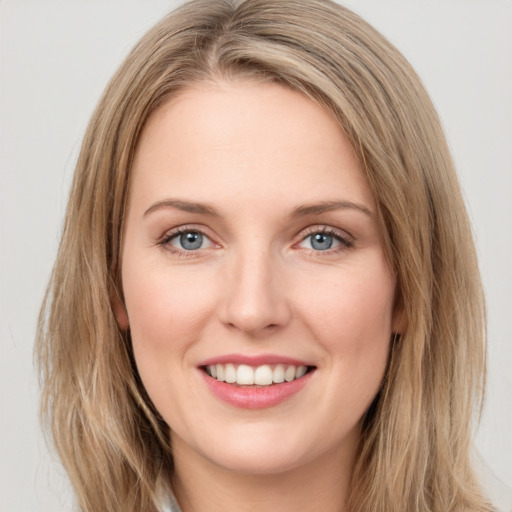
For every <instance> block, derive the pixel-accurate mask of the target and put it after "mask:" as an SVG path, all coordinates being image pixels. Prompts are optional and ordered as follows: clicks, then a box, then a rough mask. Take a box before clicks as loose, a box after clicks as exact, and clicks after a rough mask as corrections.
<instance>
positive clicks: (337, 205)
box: [144, 199, 373, 217]
mask: <svg viewBox="0 0 512 512" xmlns="http://www.w3.org/2000/svg"><path fill="white" fill-rule="evenodd" d="M162 208H175V209H177V210H181V211H184V212H188V213H197V214H200V215H210V216H211V217H220V214H219V212H218V211H217V210H216V209H215V208H214V207H213V206H211V205H209V204H207V203H197V202H192V201H183V200H180V199H163V200H162V201H157V202H156V203H153V204H152V205H151V206H150V207H149V208H148V209H147V210H146V211H145V212H144V217H146V216H147V215H149V214H150V213H152V212H154V211H157V210H161V209H162ZM345 209H352V210H357V211H360V212H362V213H364V214H366V215H369V216H370V217H373V213H372V211H371V210H370V209H368V208H367V207H366V206H365V205H363V204H360V203H354V202H352V201H322V202H320V203H313V204H304V205H300V206H298V207H297V208H295V209H294V210H293V211H292V214H291V217H306V216H308V215H319V214H321V213H325V212H330V211H333V210H345Z"/></svg>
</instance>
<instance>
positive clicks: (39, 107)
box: [0, 0, 512, 512]
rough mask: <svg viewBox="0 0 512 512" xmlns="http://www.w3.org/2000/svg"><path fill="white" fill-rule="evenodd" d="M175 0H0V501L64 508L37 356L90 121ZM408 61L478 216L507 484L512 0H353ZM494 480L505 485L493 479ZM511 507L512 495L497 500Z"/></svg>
mask: <svg viewBox="0 0 512 512" xmlns="http://www.w3.org/2000/svg"><path fill="white" fill-rule="evenodd" d="M178 3H179V2H177V1H171V0H167V1H163V0H138V1H134V0H131V1H130V0H74V1H70V0H60V1H57V0H54V1H50V0H3V1H1V2H0V37H1V39H0V73H1V75H0V87H1V92H0V116H1V117H0V120H1V125H0V126H1V128H0V129H1V133H0V135H1V139H0V140H1V147H0V165H1V181H0V187H1V196H0V200H1V210H0V220H1V238H0V241H1V242H0V243H1V274H0V278H1V281H0V288H1V347H0V512H29V511H30V512H31V511H41V512H63V511H68V510H70V509H71V503H72V493H71V491H70V489H69V484H68V482H67V480H66V477H65V475H64V472H63V470H62V469H61V467H60V465H59V463H58V460H57V457H56V456H55V454H54V453H53V452H52V451H51V450H48V449H47V447H46V445H45V442H44V439H43V437H42V434H41V429H40V426H39V423H38V418H37V409H38V384H37V378H36V376H35V372H34V369H33V363H32V349H33V338H34V331H35V325H36V318H37V313H38V309H39V305H40V302H41V299H42V296H43V290H44V287H45V284H46V282H47V279H48V276H49V273H50V269H51V265H52V261H53V259H54V257H55V253H56V249H57V245H58V239H59V232H60V228H61V223H62V218H63V213H64V209H65V204H66V197H67V192H68V187H69V184H70V180H71V176H72V173H73V168H74V164H75V161H76V158H77V152H78V150H79V146H80V142H81V138H82V135H83V133H84V130H85V127H86V123H87V121H88V118H89V116H90V114H91V112H92V109H93V107H94V106H95V104H96V102H97V100H98V98H99V95H100V93H101V91H102V89H103V87H104V86H105V84H106V82H107V80H108V79H109V77H110V76H111V75H112V73H113V72H114V70H115V69H116V68H117V66H118V65H119V63H120V62H121V59H122V58H123V57H124V56H125V55H126V53H127V52H128V51H129V49H130V48H131V47H132V45H133V44H134V43H135V42H136V41H137V40H138V39H139V38H140V37H141V36H142V34H143V33H144V32H145V31H146V30H147V29H149V28H150V27H151V25H152V24H153V23H154V22H156V21H157V20H158V19H159V18H160V17H161V16H162V15H164V14H165V13H166V12H168V11H169V10H170V9H172V8H173V7H174V6H175V5H177V4H178ZM344 3H345V5H347V6H349V7H351V8H353V9H354V10H355V11H356V12H359V13H360V14H362V15H363V17H365V18H366V19H367V20H368V21H370V22H371V23H372V24H373V25H374V26H376V27H377V28H378V29H379V30H381V31H382V32H383V33H384V34H385V35H386V36H387V37H388V38H389V39H390V40H391V41H392V42H393V43H394V44H395V45H396V46H397V47H398V48H399V49H400V50H401V51H402V52H403V53H404V54H405V56H406V57H407V58H408V59H409V60H410V61H411V62H412V64H413V66H414V67H415V68H416V70H417V71H418V72H419V74H420V76H421V77H422V79H423V80H424V82H425V84H426V86H427V89H428V90H429V92H430V93H431V96H432V98H433V100H434V103H435V104H436V106H437V108H438V110H439V112H440V115H441V118H442V121H443V124H444V127H445V130H446V133H447V137H448V140H449V143H450V146H451V148H452V151H453V155H454V158H455V161H456V164H457V166H458V170H459V174H460V179H461V183H462V186H463V188H464V193H465V197H466V198H467V203H468V207H469V211H470V215H471V218H472V220H473V224H474V229H475V236H476V242H477V245H478V252H479V255H480V261H481V269H482V273H483V278H484V282H485V289H486V294H487V299H488V311H489V375H488V392H487V398H486V404H485V410H484V414H483V418H482V422H481V427H480V429H479V431H478V434H477V438H476V440H477V446H478V450H479V452H480V454H481V456H482V459H483V460H484V461H485V466H484V465H483V464H482V467H486V468H487V469H486V473H487V474H488V475H494V478H493V479H492V480H493V484H492V488H493V492H494V493H496V494H497V495H498V496H501V498H502V500H506V499H507V498H506V496H505V493H506V491H505V486H508V487H512V464H511V463H510V459H511V458H512V398H511V397H512V200H511V198H512V172H511V171H512V149H511V148H512V2H511V1H510V0H424V1H420V0H414V1H413V0H351V1H347V2H344ZM500 482H501V483H500ZM502 484H503V485H502ZM502 508H503V510H512V503H511V502H510V501H509V503H508V504H505V503H503V504H502Z"/></svg>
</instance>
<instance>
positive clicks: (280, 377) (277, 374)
mask: <svg viewBox="0 0 512 512" xmlns="http://www.w3.org/2000/svg"><path fill="white" fill-rule="evenodd" d="M272 380H273V381H274V382H275V383H276V384H281V382H284V366H283V365H282V364H278V365H276V367H275V368H274V372H273V375H272Z"/></svg>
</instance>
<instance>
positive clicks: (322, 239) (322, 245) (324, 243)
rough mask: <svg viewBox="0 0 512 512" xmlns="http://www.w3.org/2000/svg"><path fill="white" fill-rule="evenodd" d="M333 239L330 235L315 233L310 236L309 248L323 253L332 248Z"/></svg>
mask: <svg viewBox="0 0 512 512" xmlns="http://www.w3.org/2000/svg"><path fill="white" fill-rule="evenodd" d="M332 243H333V238H332V236H330V235H325V234H323V233H316V234H314V235H312V236H311V247H312V248H313V249H315V250H317V251H325V250H326V249H330V248H331V247H332Z"/></svg>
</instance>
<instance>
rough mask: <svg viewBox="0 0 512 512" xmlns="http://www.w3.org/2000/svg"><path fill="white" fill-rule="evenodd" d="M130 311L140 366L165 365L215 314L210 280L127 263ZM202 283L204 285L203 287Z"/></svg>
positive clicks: (192, 340)
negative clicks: (209, 284) (133, 267)
mask: <svg viewBox="0 0 512 512" xmlns="http://www.w3.org/2000/svg"><path fill="white" fill-rule="evenodd" d="M123 273H124V275H125V278H124V279H123V286H124V294H125V302H126V309H127V312H128V319H129V325H130V331H131V337H132V343H133V347H134V351H135V356H136V360H137V365H138V366H141V365H143V364H156V365H165V364H168V362H169V361H172V358H171V359H169V358H167V357H163V356H167V355H176V354H179V353H184V352H185V351H186V349H187V347H189V346H190V345H191V344H193V343H194V341H197V338H198V335H199V333H200V332H201V330H202V328H203V326H204V323H205V321H206V319H207V318H208V317H209V314H210V311H211V296H212V291H211V290H209V289H208V288H207V285H206V284H205V283H208V281H207V280H204V279H199V277H200V276H193V275H190V274H189V273H184V272H180V271H179V270H176V269H170V268H167V269H166V268H163V269H160V270H159V271H156V270H155V269H154V268H153V269H152V268H151V267H150V266H149V267H148V269H147V271H144V269H142V271H141V268H140V265H139V268H138V269H137V272H132V271H131V269H130V266H129V265H128V264H125V267H124V268H123ZM200 284H201V286H200Z"/></svg>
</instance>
